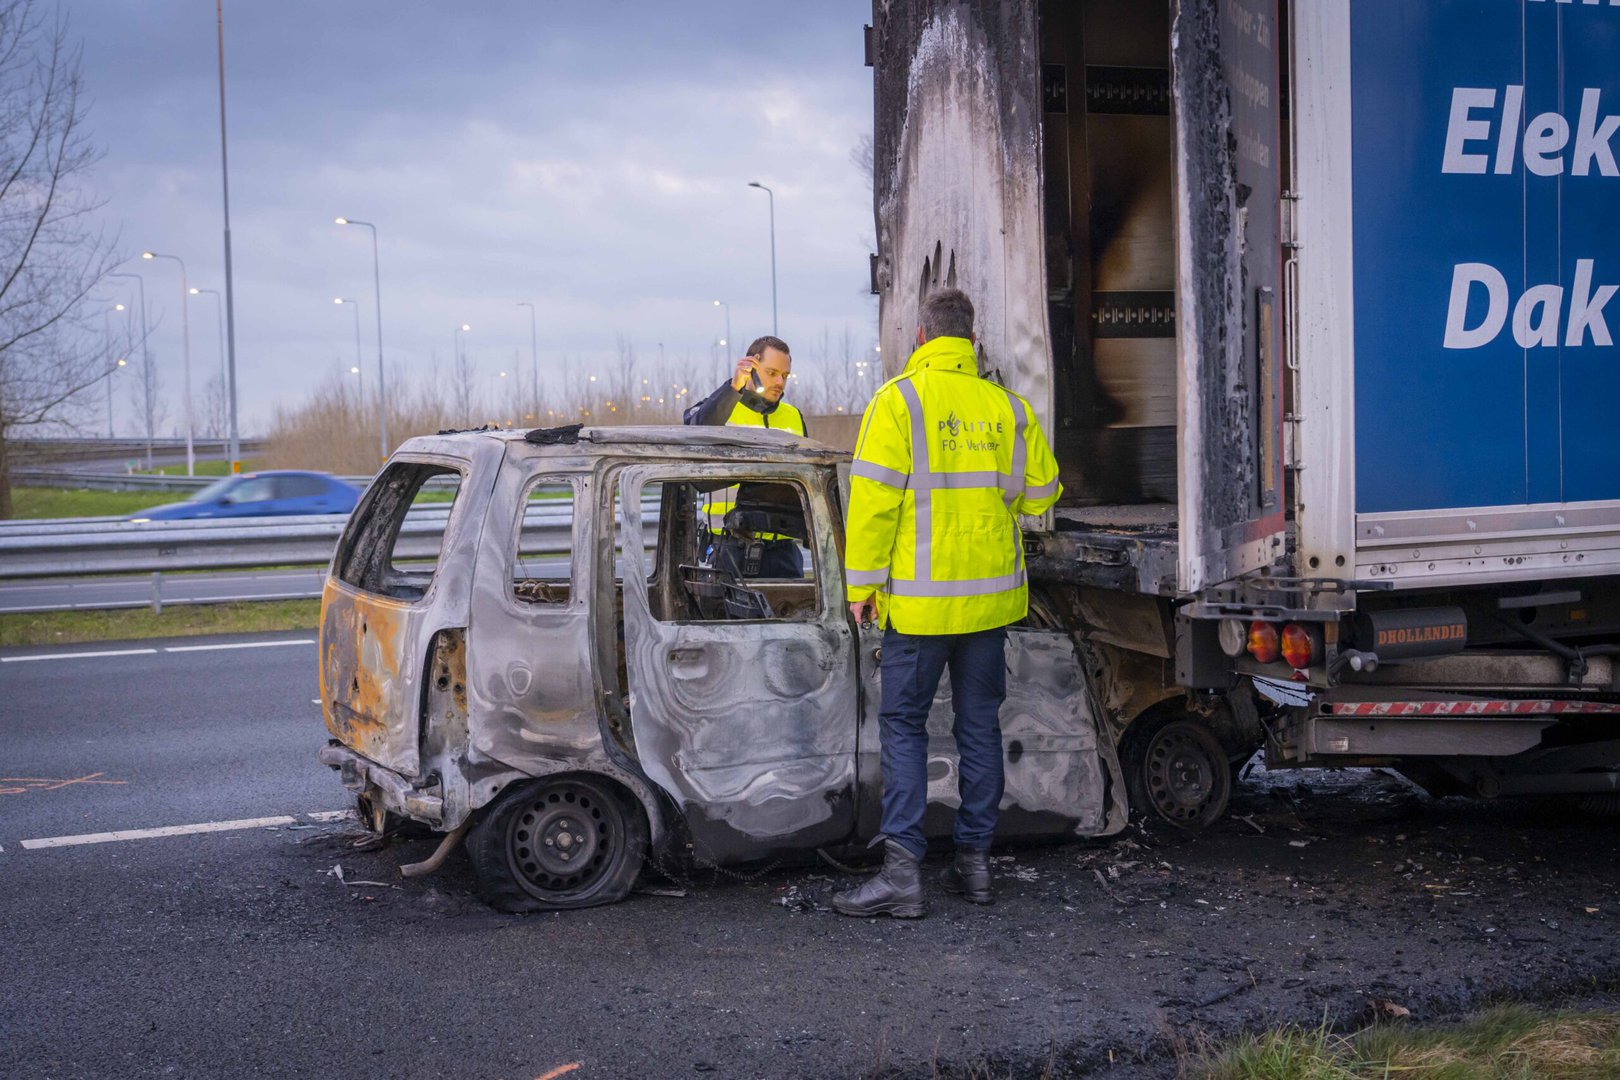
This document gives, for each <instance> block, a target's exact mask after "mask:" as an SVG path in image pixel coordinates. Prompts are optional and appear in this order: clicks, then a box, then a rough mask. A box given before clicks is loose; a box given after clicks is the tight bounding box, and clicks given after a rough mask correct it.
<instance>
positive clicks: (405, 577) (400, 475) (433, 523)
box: [337, 461, 463, 600]
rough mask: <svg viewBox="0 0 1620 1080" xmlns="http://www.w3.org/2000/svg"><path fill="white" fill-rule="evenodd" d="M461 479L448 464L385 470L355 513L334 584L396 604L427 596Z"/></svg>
mask: <svg viewBox="0 0 1620 1080" xmlns="http://www.w3.org/2000/svg"><path fill="white" fill-rule="evenodd" d="M462 478H463V477H462V473H461V471H460V470H458V469H456V468H453V467H450V466H448V465H437V464H429V463H426V462H416V461H396V462H395V463H394V464H392V465H390V466H389V467H388V471H387V472H386V473H384V474H383V477H382V479H381V480H379V481H378V482H377V483H375V484H373V485H372V486H371V488H370V490H368V491H367V492H366V496H365V500H364V501H363V502H362V503H361V504H360V506H359V507H357V508H356V510H355V513H354V517H353V519H352V520H353V524H351V526H350V528H349V531H348V533H347V534H346V535H345V537H344V546H343V549H342V552H341V554H340V556H339V558H338V561H337V577H338V579H339V580H340V581H343V582H345V583H347V584H349V585H353V586H354V587H355V588H357V589H361V590H363V591H365V592H368V593H376V594H377V595H380V596H387V597H392V598H393V599H396V600H420V599H422V597H424V596H426V595H427V590H428V586H429V585H431V584H432V583H433V574H434V571H435V570H437V569H438V561H439V551H440V549H441V548H442V546H443V543H444V531H445V529H446V527H447V526H448V525H449V522H450V516H451V514H452V513H453V512H454V508H455V499H456V495H457V494H458V493H459V491H460V489H461V482H462ZM413 511H415V516H414V518H413V519H412V525H413V527H412V531H411V534H410V538H409V539H410V545H409V547H408V548H407V550H405V551H401V550H399V549H400V546H401V545H400V539H401V531H402V529H403V528H404V525H405V521H406V518H407V515H410V514H412V512H413ZM356 526H357V527H356ZM424 529H425V530H426V532H425V533H424V532H423V531H422V530H424Z"/></svg>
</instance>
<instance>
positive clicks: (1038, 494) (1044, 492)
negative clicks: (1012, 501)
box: [1024, 477, 1058, 499]
mask: <svg viewBox="0 0 1620 1080" xmlns="http://www.w3.org/2000/svg"><path fill="white" fill-rule="evenodd" d="M1057 489H1058V482H1057V478H1056V477H1053V478H1052V479H1051V481H1050V482H1048V483H1045V484H1037V485H1036V486H1034V487H1032V488H1025V489H1024V498H1026V499H1045V498H1049V497H1050V496H1053V495H1056V494H1057Z"/></svg>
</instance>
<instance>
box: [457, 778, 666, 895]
mask: <svg viewBox="0 0 1620 1080" xmlns="http://www.w3.org/2000/svg"><path fill="white" fill-rule="evenodd" d="M646 852H647V821H646V818H645V817H644V816H643V815H642V812H641V807H640V806H637V805H635V804H633V803H631V802H630V800H629V799H628V797H626V796H624V795H622V794H621V793H620V792H619V790H618V789H617V788H616V787H614V786H613V785H612V784H609V783H608V782H606V781H603V780H599V779H596V778H593V777H587V776H579V775H570V776H557V777H547V778H545V779H541V780H533V781H529V782H527V783H523V784H515V785H513V786H512V787H510V788H508V789H507V791H506V793H505V794H504V795H502V796H501V797H500V798H499V799H498V800H497V801H496V802H495V804H494V805H493V806H491V807H490V808H489V810H488V811H487V812H486V813H485V814H484V817H483V819H482V820H481V821H480V822H479V823H478V824H477V825H476V826H474V827H473V829H472V831H471V832H470V833H468V835H467V854H468V857H469V858H470V859H471V860H472V865H473V872H474V873H475V874H477V876H478V886H479V891H480V892H481V893H482V895H483V897H484V899H485V900H486V901H488V902H489V903H490V904H491V905H492V906H493V907H496V908H499V909H500V910H501V911H514V912H521V911H560V910H565V909H569V908H583V907H595V906H597V905H599V904H612V903H615V902H617V901H619V900H622V899H624V897H625V896H626V895H627V894H628V893H629V892H630V888H631V886H633V885H634V884H635V882H636V875H637V874H639V873H640V872H641V864H642V860H643V859H644V858H645V857H646Z"/></svg>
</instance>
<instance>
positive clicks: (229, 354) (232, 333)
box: [186, 0, 242, 475]
mask: <svg viewBox="0 0 1620 1080" xmlns="http://www.w3.org/2000/svg"><path fill="white" fill-rule="evenodd" d="M214 23H215V26H216V28H217V31H218V35H217V36H218V40H219V182H220V189H221V191H222V192H223V194H224V196H225V203H224V205H225V322H226V324H227V326H228V328H229V334H228V336H227V338H226V346H225V355H226V358H227V359H226V373H225V382H226V383H227V386H226V388H225V389H226V392H227V393H228V394H229V395H230V400H231V447H230V450H229V451H228V453H229V455H230V459H231V464H230V471H231V473H232V474H233V475H234V474H235V473H238V472H241V471H242V437H241V431H240V429H239V428H238V427H237V425H236V304H235V296H236V294H235V293H234V292H233V291H232V288H231V169H230V161H229V159H228V158H227V157H226V155H225V5H224V0H214ZM190 379H191V373H190V369H189V365H188V368H187V372H186V380H187V383H186V386H187V388H186V417H187V420H186V424H187V427H188V429H189V427H190V423H191V420H190V417H191V389H190ZM186 458H187V460H188V461H189V460H190V458H191V433H190V431H189V430H188V431H187V433H186ZM188 468H189V466H188Z"/></svg>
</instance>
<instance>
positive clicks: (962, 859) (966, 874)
mask: <svg viewBox="0 0 1620 1080" xmlns="http://www.w3.org/2000/svg"><path fill="white" fill-rule="evenodd" d="M939 883H940V885H942V886H944V888H945V891H946V892H953V893H956V894H957V895H958V896H960V897H961V898H962V899H964V900H966V901H967V902H968V903H970V904H988V903H991V902H992V901H994V900H995V898H996V895H995V893H993V892H991V890H990V851H989V849H988V848H957V849H956V860H955V861H954V862H952V863H951V865H949V866H947V867H946V868H945V869H944V870H941V871H940V873H939Z"/></svg>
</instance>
